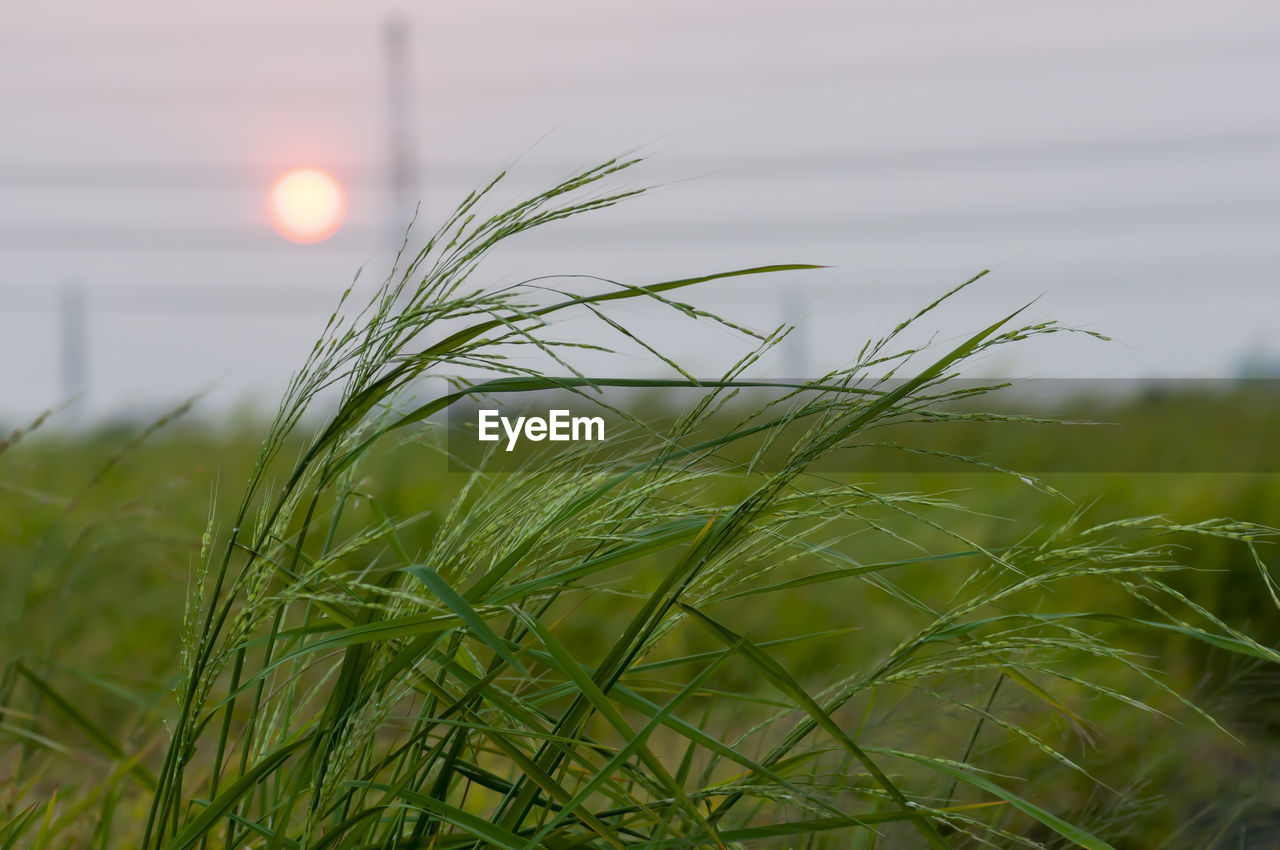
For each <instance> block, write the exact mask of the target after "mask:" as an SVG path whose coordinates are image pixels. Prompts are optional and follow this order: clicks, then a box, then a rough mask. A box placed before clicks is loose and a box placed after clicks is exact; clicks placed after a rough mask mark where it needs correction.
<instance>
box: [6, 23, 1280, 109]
mask: <svg viewBox="0 0 1280 850" xmlns="http://www.w3.org/2000/svg"><path fill="white" fill-rule="evenodd" d="M1278 54H1280V41H1277V38H1276V37H1275V36H1274V35H1266V36H1246V37H1241V38H1233V39H1225V40H1222V41H1219V42H1217V43H1211V44H1205V43H1203V42H1170V43H1165V44H1145V45H1136V46H1135V45H1132V44H1129V45H1114V46H1113V45H1107V46H1104V47H1096V46H1095V47H1092V48H1091V49H1084V50H1073V51H1059V52H1045V51H1040V52H1027V51H1006V52H1003V53H1001V52H997V51H987V52H981V53H971V54H963V55H958V56H951V57H946V58H943V59H941V60H938V59H934V60H929V59H923V60H922V59H917V58H915V57H910V58H908V59H905V60H899V61H898V62H896V63H888V64H880V65H863V66H858V65H849V64H841V65H827V66H821V67H815V66H810V67H807V68H804V67H800V68H798V67H797V66H796V65H794V64H793V65H786V66H778V67H763V66H755V67H749V68H748V69H747V71H748V73H744V69H743V68H742V67H741V66H739V67H735V68H726V67H723V66H722V65H706V66H694V67H682V68H672V67H669V66H652V67H637V68H631V69H627V70H626V71H625V72H622V73H619V72H618V70H617V69H613V70H612V72H611V73H589V74H588V73H582V72H581V71H579V70H573V71H568V72H561V73H557V72H552V73H537V72H536V71H535V72H529V73H524V74H522V75H521V77H520V79H519V85H518V86H513V85H512V80H511V78H510V76H508V75H503V76H490V77H485V76H481V75H477V74H467V75H465V76H453V77H449V76H445V75H443V74H437V75H435V76H434V77H433V78H431V79H423V80H416V81H414V83H415V87H417V88H418V89H419V90H421V91H424V92H427V93H428V94H429V97H430V101H431V102H432V103H433V104H436V105H438V104H439V103H440V102H441V101H443V100H445V99H453V100H474V99H499V100H504V99H525V98H527V97H528V94H529V92H530V91H537V93H538V96H539V97H540V98H544V99H546V98H552V99H554V98H560V97H566V96H567V97H571V98H574V97H592V98H594V97H612V96H616V95H619V94H653V95H661V96H663V97H665V98H670V97H677V96H699V95H709V94H716V93H726V92H735V91H737V92H742V91H746V92H749V93H752V94H757V93H759V92H761V91H765V90H771V89H774V90H776V89H782V90H789V91H795V90H804V91H815V90H818V89H832V88H846V87H848V86H850V85H854V84H864V83H893V82H905V81H911V80H915V79H921V78H930V77H944V78H947V79H952V78H957V77H961V76H987V75H991V74H999V75H1009V76H1011V77H1015V78H1019V77H1023V76H1025V75H1027V74H1036V73H1059V72H1064V71H1066V72H1085V73H1095V72H1099V71H1114V70H1117V69H1126V68H1130V69H1142V68H1149V67H1152V66H1158V65H1181V66H1186V65H1188V64H1195V63H1199V62H1206V61H1208V62H1214V61H1223V60H1227V61H1231V60H1239V59H1250V58H1263V59H1275V58H1276V56H1277V55H1278ZM376 88H377V86H376V84H375V83H374V82H373V81H372V80H370V81H367V82H354V83H353V82H352V81H351V79H350V78H346V77H344V78H328V79H323V78H316V77H309V78H306V79H297V80H292V81H288V80H286V81H278V82H270V81H247V80H246V81H244V82H243V83H238V84H228V83H225V82H218V83H212V84H211V83H209V82H196V83H188V84H180V85H154V84H149V85H148V86H147V87H146V88H145V89H121V88H120V87H106V88H97V89H92V88H85V87H81V86H65V85H45V86H38V85H34V84H32V83H31V82H30V81H28V82H26V83H25V84H24V85H23V86H22V87H21V88H16V89H9V90H7V91H6V90H3V89H0V105H3V106H5V107H6V108H11V109H12V108H21V109H29V110H60V109H72V110H83V109H112V110H118V109H150V108H165V109H175V108H183V107H187V108H193V109H201V110H204V109H209V108H222V107H228V106H229V107H233V108H237V107H246V106H249V105H253V104H269V105H274V106H277V107H279V106H281V105H283V104H298V103H305V102H307V100H308V99H311V101H312V102H313V103H317V104H323V105H325V106H332V105H334V104H337V103H343V102H346V103H347V104H350V103H352V102H357V103H361V104H364V103H367V102H369V101H370V99H371V97H370V95H371V93H372V92H373V91H375V90H376Z"/></svg>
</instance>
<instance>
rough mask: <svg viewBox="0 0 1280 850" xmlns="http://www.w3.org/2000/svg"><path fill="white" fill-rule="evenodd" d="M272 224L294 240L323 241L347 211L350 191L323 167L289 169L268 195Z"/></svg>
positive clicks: (331, 233)
mask: <svg viewBox="0 0 1280 850" xmlns="http://www.w3.org/2000/svg"><path fill="white" fill-rule="evenodd" d="M267 208H268V210H269V212H270V214H271V226H272V227H274V228H275V229H276V232H277V233H279V234H280V235H281V236H283V237H284V238H285V239H288V240H289V241H291V242H300V243H303V244H311V243H313V242H323V241H324V240H325V239H328V238H329V237H330V236H332V235H333V234H334V233H336V232H337V230H338V228H339V227H341V226H342V221H343V219H344V218H346V215H347V194H346V192H344V191H343V189H342V184H341V183H339V182H338V178H336V177H334V176H333V175H332V174H330V173H329V172H327V171H324V170H322V169H319V168H295V169H293V170H292V171H287V172H285V173H284V174H282V175H281V176H280V178H279V179H277V180H276V182H275V183H273V184H272V186H271V192H270V193H269V194H268V195H267Z"/></svg>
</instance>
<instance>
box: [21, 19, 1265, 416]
mask: <svg viewBox="0 0 1280 850" xmlns="http://www.w3.org/2000/svg"><path fill="white" fill-rule="evenodd" d="M4 18H5V20H4V22H3V24H2V25H0V26H2V29H0V115H2V116H3V125H4V132H3V134H0V257H3V263H2V264H0V370H2V372H0V376H2V377H0V380H2V382H3V387H4V392H3V393H2V394H0V419H3V420H4V421H6V422H9V423H10V424H13V423H16V422H19V421H23V420H27V419H30V418H31V417H33V416H35V415H36V414H37V413H38V412H39V411H40V410H42V409H44V408H47V407H50V406H54V405H59V404H63V403H65V402H67V401H68V399H72V398H76V399H78V401H77V402H76V403H75V404H74V405H72V406H70V407H69V408H68V409H67V410H66V411H64V412H63V413H61V414H60V415H59V416H58V417H57V421H59V422H61V423H62V424H64V425H68V424H83V423H91V422H96V421H102V420H104V419H119V418H138V417H142V416H150V415H152V414H154V413H155V412H156V411H158V410H160V409H163V408H164V407H166V406H168V405H170V404H172V403H173V402H175V401H177V400H179V399H181V398H183V397H185V396H187V395H190V394H191V393H193V392H197V391H200V390H209V391H210V392H209V394H208V395H207V396H206V397H205V398H204V399H203V400H202V401H201V403H200V405H199V406H198V408H197V411H198V412H200V413H203V414H204V415H205V416H208V417H211V418H218V417H225V416H226V415H228V414H229V413H231V412H233V411H236V410H243V409H245V408H248V409H250V410H255V409H259V408H260V409H262V410H263V411H264V412H269V411H270V410H271V409H272V408H273V407H274V403H275V399H276V398H278V396H279V393H280V391H281V390H282V388H283V386H284V383H285V381H286V379H287V378H288V376H289V374H290V373H291V372H292V370H293V369H295V368H296V367H297V366H298V365H299V363H300V360H301V358H302V356H303V355H304V354H305V352H306V350H307V349H308V348H309V346H310V344H311V342H312V341H314V339H315V337H316V335H317V333H318V332H319V330H320V328H321V325H322V323H323V321H324V319H325V317H326V316H327V315H328V312H329V311H330V310H331V308H332V306H333V304H334V301H335V298H336V296H337V294H338V293H339V292H340V291H341V290H342V288H343V287H345V286H346V285H347V284H349V283H350V281H351V280H352V279H353V277H354V276H355V275H356V273H357V270H359V269H363V272H362V275H364V276H367V277H369V278H370V279H372V280H373V281H377V280H381V279H382V278H383V277H384V276H385V275H386V274H387V272H388V269H389V268H390V263H391V256H392V253H393V249H394V247H395V246H397V245H398V244H399V243H400V242H401V240H402V238H403V236H404V233H405V229H406V226H407V225H408V223H409V221H410V219H411V218H412V217H413V211H414V209H415V208H416V207H418V205H419V204H420V205H421V206H420V212H419V216H418V219H419V225H418V227H417V231H415V232H419V231H420V232H421V233H423V234H425V233H427V232H429V231H430V230H431V229H432V228H433V227H434V226H435V224H436V223H437V222H438V221H439V220H440V219H441V217H442V216H443V215H445V214H446V213H447V212H448V211H449V210H450V209H451V208H452V207H453V206H454V205H455V204H456V203H457V202H458V201H459V200H460V199H461V198H462V196H463V195H464V194H465V193H466V192H467V191H468V190H470V189H471V188H474V187H476V186H477V185H478V184H480V183H481V182H482V181H484V180H486V179H487V178H488V177H490V176H491V175H492V174H493V173H494V172H495V171H496V170H498V169H499V168H500V167H503V166H505V165H510V164H512V163H513V162H514V163H515V169H514V179H513V180H512V183H511V188H510V189H509V191H510V192H512V193H518V192H520V191H523V190H526V189H530V190H531V189H534V188H538V187H541V186H543V185H544V184H546V183H547V182H549V181H551V180H554V179H558V178H560V177H564V176H566V175H568V174H569V173H571V172H572V171H573V170H574V169H576V168H579V167H583V166H588V165H591V164H594V163H596V162H598V161H602V160H604V159H607V158H609V157H612V156H614V155H617V154H619V153H624V152H628V151H635V150H639V151H641V152H643V153H646V154H648V155H651V156H652V160H651V161H650V162H649V163H647V164H646V165H645V166H643V171H640V172H634V173H631V174H629V175H627V176H626V177H625V179H624V183H627V185H638V184H649V183H652V184H657V185H659V186H661V187H662V188H661V190H660V191H658V192H656V193H655V194H654V195H653V196H651V197H648V198H643V199H640V200H639V201H637V202H634V203H631V204H627V205H625V206H623V207H621V208H618V209H615V210H611V211H608V212H606V213H603V214H600V215H597V216H592V217H590V219H589V220H584V221H581V222H576V223H575V222H570V223H568V224H566V225H564V226H562V227H558V228H554V229H552V230H548V231H544V232H541V233H539V234H538V235H537V236H536V237H532V236H531V237H526V238H523V239H522V240H519V241H518V242H517V243H516V244H515V246H514V249H508V250H507V251H506V253H504V254H503V255H502V256H501V257H500V258H499V259H498V261H497V262H495V263H494V264H493V265H491V266H488V267H486V268H485V271H484V275H483V278H484V281H498V280H505V281H510V280H515V279H519V278H521V277H524V276H529V275H533V274H543V273H550V272H565V273H591V274H604V275H609V276H613V277H616V278H619V279H623V280H627V281H631V282H644V281H647V280H653V279H657V277H658V276H661V275H672V274H676V275H683V274H686V273H700V272H704V271H712V270H718V269H722V268H726V267H732V266H743V265H750V264H756V263H765V262H816V263H825V264H830V265H832V266H833V268H832V269H830V270H828V271H823V272H820V273H815V274H814V275H812V276H808V277H793V278H791V279H789V281H788V286H787V287H785V288H784V289H783V290H781V291H780V290H779V289H778V287H777V284H776V281H775V280H773V279H767V280H766V279H762V280H761V282H759V283H758V284H757V283H744V284H733V285H729V284H721V285H719V286H718V287H717V288H714V289H709V290H707V291H706V292H705V293H702V294H700V298H703V299H705V300H704V301H702V302H700V303H705V304H707V306H709V307H711V308H712V309H719V310H725V311H727V312H729V313H731V314H732V315H733V316H734V317H736V318H738V319H741V320H743V321H745V322H747V323H749V324H753V325H755V326H758V327H762V328H767V327H772V326H774V325H776V324H778V323H779V322H783V321H786V322H797V323H800V324H801V325H802V327H803V329H804V332H803V333H802V334H799V335H796V336H795V338H794V340H793V341H792V342H791V344H790V345H789V347H787V348H786V349H784V350H782V351H780V352H779V353H778V360H777V362H776V363H774V364H773V365H772V368H774V369H775V371H777V372H780V373H789V374H797V373H800V372H810V371H813V370H816V369H819V368H823V367H827V366H833V365H836V364H839V363H843V362H845V361H847V360H848V359H849V358H850V357H852V356H853V355H854V354H856V351H857V348H858V345H860V342H861V340H862V339H863V338H864V337H866V336H867V335H869V334H873V333H877V332H883V331H885V330H887V329H888V328H890V327H892V326H893V324H896V322H897V321H898V320H899V319H900V318H901V317H902V316H903V315H904V314H905V313H907V312H908V311H910V310H912V309H913V308H915V307H917V306H919V305H921V304H923V303H926V302H927V301H928V300H931V299H932V298H933V297H935V296H936V295H938V294H939V293H940V292H942V291H943V290H944V289H946V288H948V287H949V286H951V285H953V284H955V283H957V282H959V281H961V280H964V279H965V278H967V277H969V276H970V275H971V274H972V273H974V272H975V271H977V270H979V269H982V268H988V267H989V268H992V269H993V271H994V274H993V275H992V276H991V277H990V278H989V279H988V280H987V281H986V282H985V283H984V284H983V285H982V286H981V287H979V288H977V289H975V290H973V291H971V292H970V293H968V295H966V297H965V298H964V299H963V300H962V301H961V302H959V304H958V306H957V307H956V308H954V310H958V312H959V315H956V319H955V321H956V325H955V331H956V333H960V332H963V331H965V330H967V329H969V328H972V327H976V326H978V323H979V322H983V324H985V323H986V322H985V321H984V320H989V319H990V318H992V317H994V316H995V315H996V314H997V313H999V314H1001V315H1003V313H1007V312H1008V311H1009V309H1010V308H1013V307H1017V306H1021V305H1022V304H1023V303H1026V302H1027V301H1030V300H1031V299H1035V298H1038V299H1039V300H1037V301H1036V302H1035V304H1034V306H1033V307H1032V308H1031V313H1032V317H1033V318H1035V317H1046V318H1047V317H1052V318H1056V319H1060V320H1063V321H1064V322H1066V323H1068V324H1073V325H1077V326H1082V327H1087V328H1091V329H1094V330H1098V331H1101V332H1103V333H1106V334H1109V335H1111V336H1113V337H1116V338H1117V339H1118V340H1119V342H1118V343H1116V344H1111V345H1102V344H1098V343H1094V342H1089V341H1086V340H1077V341H1065V342H1064V341H1060V340H1055V341H1053V342H1052V344H1045V345H1040V346H1031V347H1023V346H1019V347H1018V348H1019V349H1021V350H1020V351H1019V352H1018V354H1017V357H1018V358H1019V359H1018V360H1016V361H1014V360H1010V361H1003V362H996V363H991V364H990V365H989V368H990V370H991V371H992V372H993V373H997V374H1002V375H1014V374H1016V375H1018V376H1033V377H1062V376H1071V377H1135V376H1161V377H1187V376H1195V377H1230V376H1234V375H1239V374H1242V373H1249V374H1266V373H1268V372H1272V371H1274V370H1275V366H1276V364H1277V362H1280V343H1277V341H1276V337H1275V333H1274V328H1275V326H1276V319H1277V317H1278V316H1280V287H1277V285H1276V284H1277V272H1280V240H1278V239H1277V238H1276V236H1277V225H1278V224H1280V115H1278V114H1277V108H1276V105H1275V98H1274V88H1275V86H1274V83H1275V81H1276V79H1277V78H1280V14H1278V13H1277V10H1276V7H1275V5H1274V3H1272V2H1266V0H1258V1H1257V2H1250V1H1249V0H1225V1H1224V2H1217V3H1212V4H1210V3H1207V2H1203V0H1199V2H1186V0H1168V2H1163V3H1159V4H1156V3H1151V2H1136V1H1135V0H1108V2H1092V0H1084V2H1076V3H1070V4H1067V3H1058V4H1023V3H1013V2H1009V0H980V2H975V3H966V4H963V5H962V6H957V5H955V4H948V3H943V2H939V0H894V2H869V1H867V0H864V2H856V3H849V2H835V0H829V2H828V0H796V2H789V3H753V2H734V3H730V2H727V0H715V2H701V3H676V2H665V0H651V2H646V3H643V4H640V3H619V4H600V3H588V2H563V1H562V0H545V1H544V2H540V3H536V4H528V3H517V2H512V1H511V0H495V1H494V2H489V3H485V4H461V3H454V4H446V3H436V4H418V5H416V6H412V7H404V8H401V7H397V6H394V5H390V4H384V3H379V2H360V3H357V2H327V3H317V2H308V3H302V2H278V3H270V4H262V3H254V4H250V3H244V2H239V0H228V2H224V3H221V4H218V5H217V6H199V7H196V6H190V5H187V4H161V3H158V2H138V0H121V2H116V3H112V4H109V5H103V4H94V3H87V2H50V3H43V4H20V5H18V6H16V7H14V8H10V9H7V10H6V13H5V16H4ZM300 167H312V168H317V169H322V170H323V171H324V172H326V173H327V174H329V175H332V177H333V179H334V180H335V181H336V184H337V185H338V186H339V187H340V188H339V189H337V190H335V191H338V192H340V196H335V197H337V200H336V201H335V200H334V198H333V197H331V198H329V199H328V200H327V201H326V202H330V203H337V204H338V207H345V212H344V217H342V220H341V222H340V224H339V223H338V221H337V216H338V214H339V213H343V210H341V209H338V207H335V208H334V209H335V210H336V212H335V213H334V215H333V216H330V218H333V220H332V221H328V220H326V221H321V223H320V224H319V225H318V227H319V228H320V231H327V230H330V229H333V227H334V226H336V231H335V232H333V233H332V235H331V236H328V237H327V238H323V239H319V241H313V242H311V243H310V244H301V243H298V242H296V241H291V240H290V239H289V238H286V237H285V236H282V235H280V233H279V232H277V229H276V228H275V227H273V211H272V207H271V204H270V201H269V195H270V193H271V192H272V187H273V184H274V183H275V182H276V181H277V180H278V179H279V178H281V176H282V175H285V174H286V173H287V172H289V171H290V170H291V169H296V168H300ZM628 181H629V182H628ZM512 197H514V194H513V195H512ZM295 200H297V199H295ZM305 200H306V199H305V198H303V199H302V200H301V201H298V202H299V203H303V202H305ZM280 214H281V210H280V209H279V206H278V205H277V207H276V209H275V210H274V215H275V218H276V221H275V224H276V225H280V222H279V216H280ZM293 235H294V236H295V237H297V236H298V234H297V233H295V234H293ZM303 236H304V238H311V237H307V236H306V235H305V234H304V235H303ZM412 241H413V240H412V238H411V242H412ZM1001 311H1003V312H1001ZM953 312H954V311H953ZM638 321H641V322H643V321H645V319H644V318H643V317H639V318H638ZM663 330H664V329H663V328H662V327H661V326H657V327H653V328H649V331H650V332H651V333H656V334H658V335H659V336H660V335H661V334H662V333H663ZM688 340H689V341H688V342H683V341H682V339H681V338H671V339H669V340H668V341H667V350H668V351H669V352H670V353H672V354H673V355H675V356H676V357H677V358H683V359H684V360H685V361H686V362H688V363H689V364H691V365H693V366H694V367H699V365H700V364H703V363H705V362H708V361H707V359H706V358H707V356H708V352H704V351H699V350H697V349H695V348H692V346H693V345H695V344H696V342H695V339H694V338H693V337H688ZM682 346H685V347H684V348H682ZM850 346H852V347H850ZM636 368H641V367H640V366H637V367H636Z"/></svg>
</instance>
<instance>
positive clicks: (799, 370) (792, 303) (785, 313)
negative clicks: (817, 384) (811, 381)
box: [781, 284, 812, 380]
mask: <svg viewBox="0 0 1280 850" xmlns="http://www.w3.org/2000/svg"><path fill="white" fill-rule="evenodd" d="M781 298H782V304H781V308H782V310H781V312H782V323H783V324H786V325H791V326H792V328H793V330H792V331H791V333H789V334H787V338H786V339H784V340H783V341H782V366H783V369H785V370H786V375H785V377H787V378H791V379H795V380H807V379H808V378H810V377H812V376H811V375H810V374H809V333H808V330H807V329H806V328H805V301H804V290H803V289H801V288H800V286H799V285H798V284H791V285H790V286H784V287H783V289H782V294H781Z"/></svg>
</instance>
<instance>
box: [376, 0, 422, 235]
mask: <svg viewBox="0 0 1280 850" xmlns="http://www.w3.org/2000/svg"><path fill="white" fill-rule="evenodd" d="M384 33H385V48H386V56H387V133H388V142H389V146H388V149H387V154H388V168H387V180H388V184H389V185H388V189H389V195H390V207H389V210H388V214H389V215H390V219H391V220H390V222H389V231H390V235H391V236H392V237H393V238H394V240H395V241H394V242H393V243H392V244H394V245H395V246H396V247H399V246H400V243H401V241H402V240H403V239H404V234H405V229H406V228H407V227H408V226H409V222H410V220H411V219H412V218H413V213H414V209H415V207H416V206H417V203H418V198H417V177H418V175H417V168H416V166H415V163H414V156H413V131H412V127H411V124H412V117H411V113H410V108H409V103H410V82H409V78H410V73H409V22H408V20H407V19H406V18H405V17H404V16H403V15H400V14H394V15H392V16H391V17H389V18H387V23H386V27H385V30H384Z"/></svg>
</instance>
